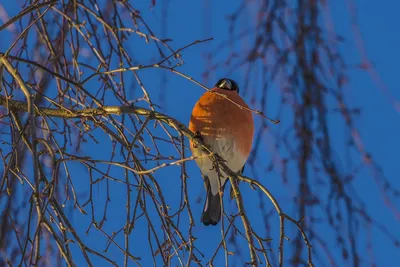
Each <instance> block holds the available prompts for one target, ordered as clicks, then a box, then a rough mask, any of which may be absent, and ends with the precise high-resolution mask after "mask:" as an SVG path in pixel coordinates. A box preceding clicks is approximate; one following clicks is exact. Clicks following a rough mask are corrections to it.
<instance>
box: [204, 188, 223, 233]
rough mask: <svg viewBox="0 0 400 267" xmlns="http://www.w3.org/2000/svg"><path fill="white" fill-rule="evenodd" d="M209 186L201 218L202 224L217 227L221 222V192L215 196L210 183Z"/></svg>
mask: <svg viewBox="0 0 400 267" xmlns="http://www.w3.org/2000/svg"><path fill="white" fill-rule="evenodd" d="M206 184H207V198H206V202H205V203H204V209H203V214H202V216H201V222H202V223H203V224H204V225H205V226H208V225H210V224H211V225H217V224H218V222H219V221H220V220H221V196H220V194H219V192H217V194H216V195H213V194H212V192H211V186H210V183H209V182H208V183H206Z"/></svg>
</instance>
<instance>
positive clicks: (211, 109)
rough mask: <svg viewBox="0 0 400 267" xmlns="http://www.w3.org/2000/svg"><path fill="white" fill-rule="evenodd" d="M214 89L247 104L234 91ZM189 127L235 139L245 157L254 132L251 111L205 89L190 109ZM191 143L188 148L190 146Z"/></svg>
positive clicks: (204, 134) (238, 102)
mask: <svg viewBox="0 0 400 267" xmlns="http://www.w3.org/2000/svg"><path fill="white" fill-rule="evenodd" d="M212 91H213V92H218V93H220V94H224V95H226V96H227V97H228V98H229V99H230V100H232V101H234V102H235V103H237V104H239V105H241V106H243V107H248V106H247V104H246V103H245V102H244V100H243V99H242V98H241V97H240V96H239V95H238V94H237V93H236V92H233V91H228V90H223V89H219V88H214V89H213V90H212ZM189 129H190V130H191V131H193V132H200V134H201V135H202V136H208V137H214V138H217V139H219V138H224V137H231V138H234V140H235V143H236V148H237V149H238V150H239V151H240V152H241V153H242V154H243V156H245V157H248V155H249V154H250V151H251V146H252V142H253V135H254V122H253V115H252V112H251V111H249V110H246V109H242V108H240V107H239V106H238V105H236V104H234V103H232V102H230V101H229V100H227V99H225V98H224V97H222V96H220V95H217V94H215V93H212V92H206V93H205V94H204V95H203V96H202V97H201V98H200V99H199V101H198V102H197V103H196V105H195V106H194V108H193V111H192V116H191V118H190V122H189ZM192 146H193V145H192V143H191V142H190V147H191V148H192Z"/></svg>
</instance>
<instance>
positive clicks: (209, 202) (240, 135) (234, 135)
mask: <svg viewBox="0 0 400 267" xmlns="http://www.w3.org/2000/svg"><path fill="white" fill-rule="evenodd" d="M188 128H189V130H191V131H192V132H193V133H194V134H195V136H197V137H199V138H200V139H201V140H202V141H203V143H204V144H205V145H208V146H209V147H210V148H211V150H212V151H213V152H214V153H217V154H218V155H219V156H220V157H222V159H223V160H224V161H225V163H226V165H227V166H228V167H229V168H230V169H231V170H232V171H234V172H237V173H239V174H241V172H242V171H243V169H244V165H245V163H246V161H247V159H248V157H249V155H250V152H251V148H252V143H253V137H254V120H253V113H252V111H251V110H250V109H249V107H248V105H247V104H246V102H245V101H244V100H243V99H242V98H241V97H240V95H239V86H238V84H237V83H236V82H235V81H234V80H232V79H229V78H222V79H219V80H218V81H217V83H216V84H215V86H214V88H212V89H211V90H209V91H207V92H205V93H204V94H203V95H202V96H201V97H200V99H199V100H198V101H197V103H196V104H195V106H194V107H193V110H192V114H191V117H190V121H189V127H188ZM189 143H190V150H191V152H192V155H193V156H194V158H195V161H196V164H197V165H198V167H199V169H200V171H201V174H202V176H203V180H204V184H205V187H206V191H207V195H206V200H205V203H204V209H203V212H202V216H201V222H202V223H203V224H204V225H205V226H208V225H210V224H211V225H213V226H215V225H217V224H218V222H219V221H220V220H221V206H222V204H221V195H222V194H223V192H224V188H225V185H226V182H227V181H228V180H229V179H228V177H227V175H226V174H225V173H221V172H220V171H218V169H217V168H215V166H213V162H212V160H211V159H210V158H209V157H208V156H205V154H204V153H203V152H202V150H201V148H200V147H198V146H196V145H195V144H194V143H193V141H192V140H190V142H189ZM220 185H221V188H220ZM220 189H221V190H220ZM231 197H232V195H231Z"/></svg>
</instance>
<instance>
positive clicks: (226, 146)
mask: <svg viewBox="0 0 400 267" xmlns="http://www.w3.org/2000/svg"><path fill="white" fill-rule="evenodd" d="M203 141H204V143H206V144H208V145H209V146H210V147H211V149H212V150H213V152H215V153H218V155H220V156H221V157H222V158H223V159H224V160H226V162H225V163H226V164H227V165H228V167H229V168H230V169H231V170H232V171H234V172H238V171H239V170H240V169H242V167H243V166H244V164H245V163H246V160H247V158H246V157H244V156H243V155H242V153H240V152H239V151H237V149H236V143H235V141H234V139H233V138H223V139H222V138H218V139H216V138H210V137H207V136H205V137H203ZM192 153H193V156H195V157H199V156H203V155H204V154H203V152H202V151H201V150H200V149H199V148H193V147H192ZM196 163H197V165H198V166H199V168H200V171H201V173H202V174H203V175H204V176H208V178H209V179H210V185H211V193H212V194H213V195H216V194H217V193H218V191H219V186H220V185H221V186H222V185H223V184H224V183H225V180H226V179H227V177H226V174H225V173H221V174H222V175H220V177H218V173H217V171H216V170H215V168H214V167H213V163H212V161H211V160H210V159H209V158H208V157H204V156H203V157H200V158H197V159H196ZM218 180H220V181H218Z"/></svg>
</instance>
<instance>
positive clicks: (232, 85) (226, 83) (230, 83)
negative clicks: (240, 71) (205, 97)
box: [215, 78, 239, 93]
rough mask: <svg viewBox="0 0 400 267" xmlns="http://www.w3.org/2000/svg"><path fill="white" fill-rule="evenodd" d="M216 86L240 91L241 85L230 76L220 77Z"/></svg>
mask: <svg viewBox="0 0 400 267" xmlns="http://www.w3.org/2000/svg"><path fill="white" fill-rule="evenodd" d="M215 87H217V88H221V89H225V90H229V91H235V92H236V93H239V86H238V84H237V83H236V82H235V81H234V80H232V79H228V78H222V79H219V80H218V82H217V83H216V84H215Z"/></svg>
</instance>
